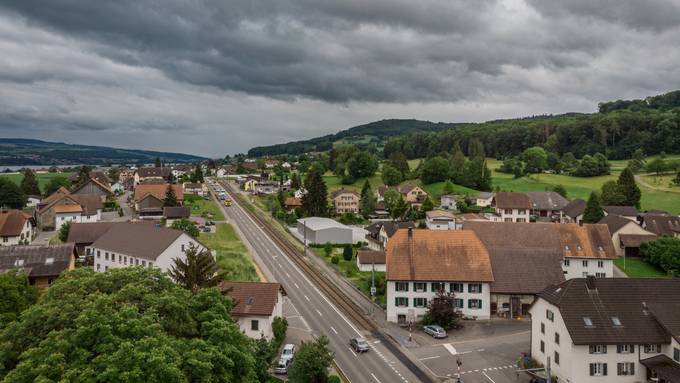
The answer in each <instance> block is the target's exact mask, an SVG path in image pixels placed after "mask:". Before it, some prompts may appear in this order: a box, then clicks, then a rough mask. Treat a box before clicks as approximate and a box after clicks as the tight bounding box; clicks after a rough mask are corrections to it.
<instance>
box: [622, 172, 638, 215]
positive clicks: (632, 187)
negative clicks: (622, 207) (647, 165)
mask: <svg viewBox="0 0 680 383" xmlns="http://www.w3.org/2000/svg"><path fill="white" fill-rule="evenodd" d="M618 184H619V186H620V188H621V192H622V193H623V195H624V196H625V201H626V205H627V206H635V207H636V208H638V209H639V208H640V197H641V196H642V193H641V192H640V188H639V187H638V186H637V184H636V183H635V176H634V175H633V171H632V170H631V169H630V168H628V167H626V168H625V169H623V171H622V172H621V175H619V180H618Z"/></svg>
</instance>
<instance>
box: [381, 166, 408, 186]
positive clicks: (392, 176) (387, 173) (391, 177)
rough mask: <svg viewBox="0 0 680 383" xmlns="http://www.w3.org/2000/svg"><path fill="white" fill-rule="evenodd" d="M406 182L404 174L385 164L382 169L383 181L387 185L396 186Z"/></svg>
mask: <svg viewBox="0 0 680 383" xmlns="http://www.w3.org/2000/svg"><path fill="white" fill-rule="evenodd" d="M403 180H404V176H403V174H402V173H401V172H400V171H399V170H397V169H396V168H394V167H392V166H390V165H388V164H384V165H383V167H382V181H383V182H384V183H385V185H388V186H395V185H399V183H400V182H401V181H403Z"/></svg>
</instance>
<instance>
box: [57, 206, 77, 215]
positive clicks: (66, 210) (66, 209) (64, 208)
mask: <svg viewBox="0 0 680 383" xmlns="http://www.w3.org/2000/svg"><path fill="white" fill-rule="evenodd" d="M54 212H55V213H57V214H59V213H82V212H83V208H82V206H80V205H59V206H55V207H54Z"/></svg>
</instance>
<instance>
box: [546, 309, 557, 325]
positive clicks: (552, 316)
mask: <svg viewBox="0 0 680 383" xmlns="http://www.w3.org/2000/svg"><path fill="white" fill-rule="evenodd" d="M545 317H546V318H548V320H549V321H551V322H554V321H555V313H553V312H552V311H550V310H545Z"/></svg>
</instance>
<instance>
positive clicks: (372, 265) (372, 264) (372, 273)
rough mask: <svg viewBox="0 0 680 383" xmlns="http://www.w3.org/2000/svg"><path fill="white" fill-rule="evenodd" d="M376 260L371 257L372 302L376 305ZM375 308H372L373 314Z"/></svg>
mask: <svg viewBox="0 0 680 383" xmlns="http://www.w3.org/2000/svg"><path fill="white" fill-rule="evenodd" d="M376 292H377V291H376V288H375V258H374V257H373V256H372V255H371V300H372V301H373V303H375V295H376ZM373 310H374V307H373V306H371V314H373Z"/></svg>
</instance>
